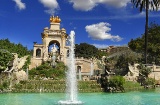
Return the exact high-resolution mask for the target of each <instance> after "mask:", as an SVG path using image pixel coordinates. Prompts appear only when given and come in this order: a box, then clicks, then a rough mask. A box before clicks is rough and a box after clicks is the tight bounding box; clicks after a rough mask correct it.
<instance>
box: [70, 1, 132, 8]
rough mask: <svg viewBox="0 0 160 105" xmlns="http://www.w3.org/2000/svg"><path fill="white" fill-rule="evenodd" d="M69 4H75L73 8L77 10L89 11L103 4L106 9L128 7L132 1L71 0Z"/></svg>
mask: <svg viewBox="0 0 160 105" xmlns="http://www.w3.org/2000/svg"><path fill="white" fill-rule="evenodd" d="M69 2H70V3H73V8H74V9H76V10H81V11H89V10H92V9H93V8H94V7H96V6H97V5H99V4H103V5H105V6H106V7H107V6H112V7H116V8H121V7H126V6H127V4H128V3H129V2H130V0H69Z"/></svg>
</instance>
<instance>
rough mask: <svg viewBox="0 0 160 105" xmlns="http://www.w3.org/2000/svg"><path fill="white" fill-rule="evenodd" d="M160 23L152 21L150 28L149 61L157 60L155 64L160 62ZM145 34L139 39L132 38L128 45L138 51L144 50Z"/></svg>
mask: <svg viewBox="0 0 160 105" xmlns="http://www.w3.org/2000/svg"><path fill="white" fill-rule="evenodd" d="M159 30H160V25H158V24H156V23H151V24H150V26H149V28H148V32H149V34H148V49H147V52H148V63H152V62H155V64H160V43H159V42H160V31H159ZM144 40H145V35H142V37H139V38H137V39H134V40H133V39H132V40H131V41H130V42H129V43H128V46H129V47H130V48H131V49H132V50H133V51H136V52H141V53H142V52H143V49H144V44H143V42H144Z"/></svg>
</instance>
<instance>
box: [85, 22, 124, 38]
mask: <svg viewBox="0 0 160 105" xmlns="http://www.w3.org/2000/svg"><path fill="white" fill-rule="evenodd" d="M110 26H111V25H110V24H109V23H105V22H100V23H97V24H92V25H87V26H86V27H85V29H86V32H88V34H89V37H91V38H92V39H94V40H106V39H109V40H112V41H121V40H122V38H121V37H120V36H118V35H116V36H115V35H111V34H110V33H109V32H110V31H111V28H110Z"/></svg>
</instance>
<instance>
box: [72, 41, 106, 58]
mask: <svg viewBox="0 0 160 105" xmlns="http://www.w3.org/2000/svg"><path fill="white" fill-rule="evenodd" d="M75 47H76V48H75V56H76V57H84V58H93V57H97V58H101V57H102V56H103V55H105V54H106V53H104V52H101V51H99V50H98V48H96V47H95V46H93V45H90V44H87V43H80V44H79V45H78V44H76V45H75Z"/></svg>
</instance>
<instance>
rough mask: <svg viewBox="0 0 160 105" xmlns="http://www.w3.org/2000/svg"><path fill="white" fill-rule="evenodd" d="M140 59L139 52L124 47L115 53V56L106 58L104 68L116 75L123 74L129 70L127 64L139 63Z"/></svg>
mask: <svg viewBox="0 0 160 105" xmlns="http://www.w3.org/2000/svg"><path fill="white" fill-rule="evenodd" d="M141 59H142V56H141V54H140V53H136V52H133V51H132V50H130V49H125V50H124V51H121V52H119V53H117V54H116V55H115V56H113V57H111V58H107V59H106V67H105V68H106V69H107V70H108V71H113V72H114V73H115V74H116V75H121V76H124V75H126V74H127V73H128V71H129V68H128V66H129V64H131V65H132V64H134V63H139V62H140V61H141Z"/></svg>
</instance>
